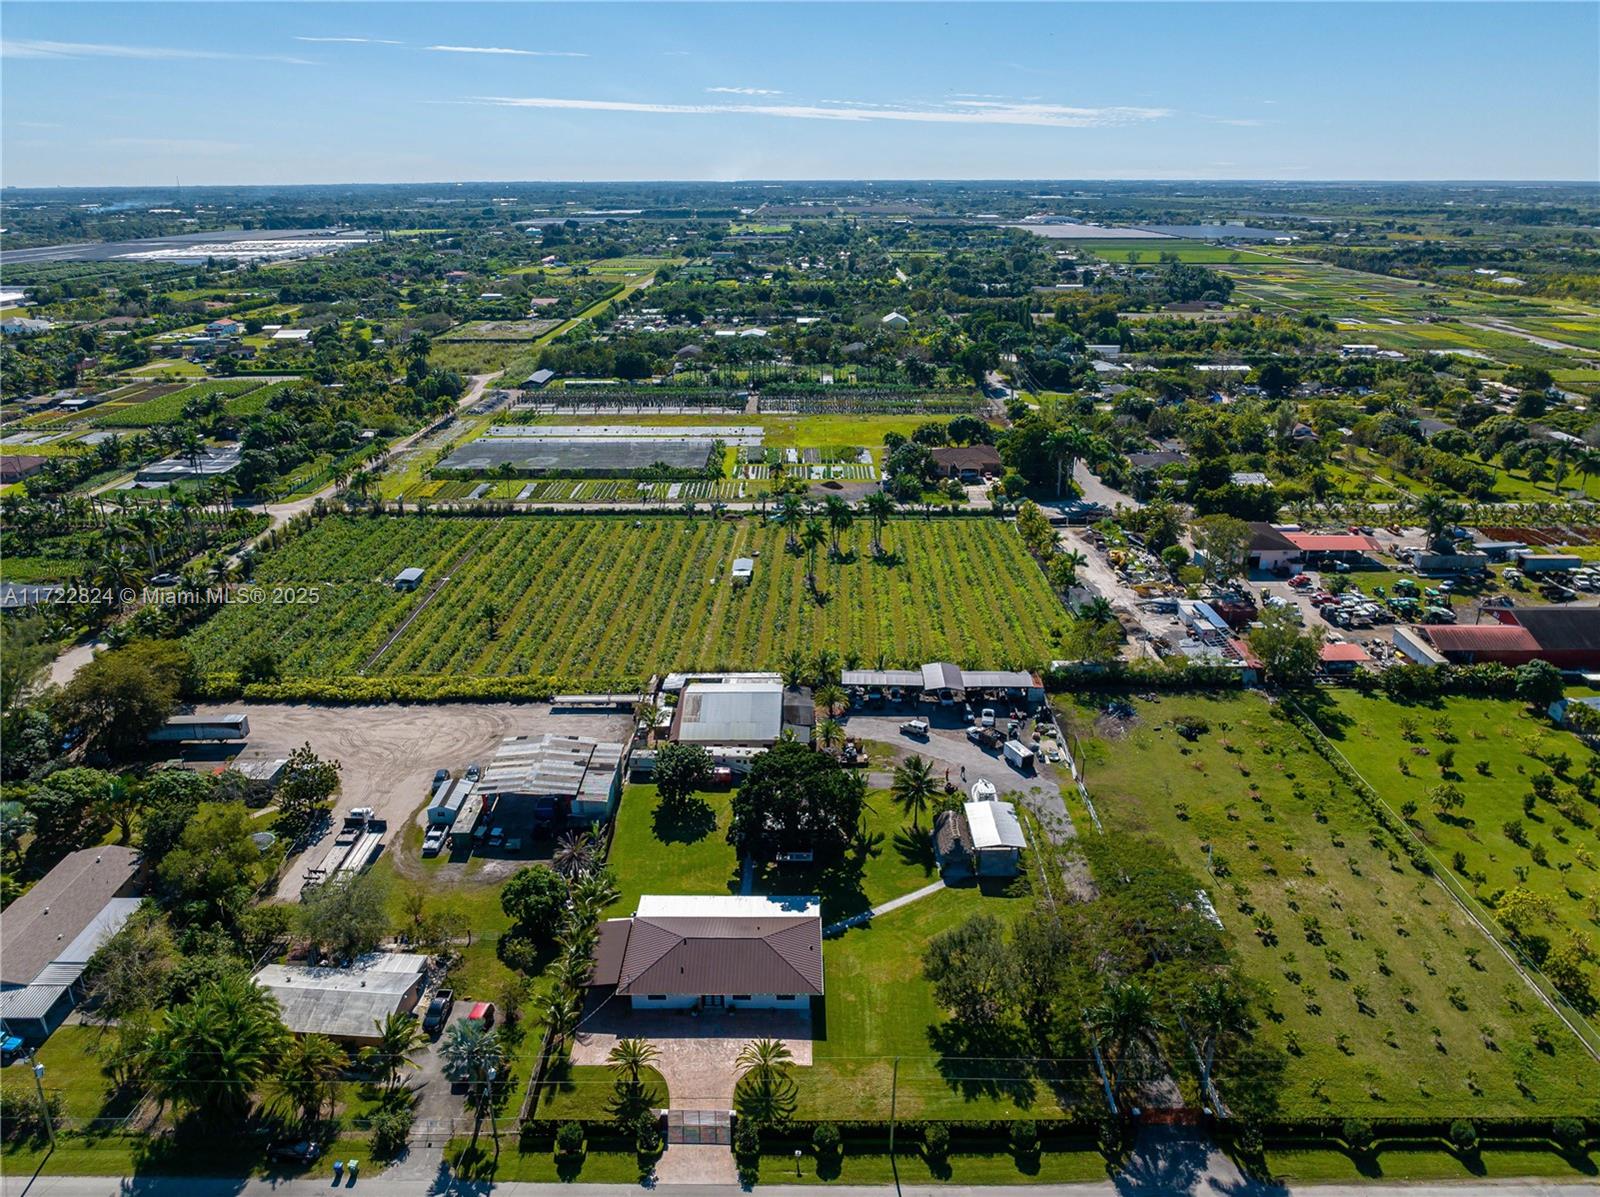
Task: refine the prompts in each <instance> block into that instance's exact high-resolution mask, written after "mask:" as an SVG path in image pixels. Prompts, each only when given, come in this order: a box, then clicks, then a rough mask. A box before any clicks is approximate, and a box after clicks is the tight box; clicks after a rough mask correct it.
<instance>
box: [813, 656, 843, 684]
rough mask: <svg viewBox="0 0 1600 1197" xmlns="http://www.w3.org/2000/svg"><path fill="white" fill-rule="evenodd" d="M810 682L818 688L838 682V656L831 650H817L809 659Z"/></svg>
mask: <svg viewBox="0 0 1600 1197" xmlns="http://www.w3.org/2000/svg"><path fill="white" fill-rule="evenodd" d="M811 662H812V663H811V680H812V681H813V682H815V683H816V684H817V685H819V686H826V685H827V684H828V683H830V682H836V681H838V680H839V654H838V653H836V652H834V651H833V649H831V648H819V649H818V650H817V655H816V656H815V657H813V658H812V659H811Z"/></svg>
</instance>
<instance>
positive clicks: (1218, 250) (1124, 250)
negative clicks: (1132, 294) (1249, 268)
mask: <svg viewBox="0 0 1600 1197" xmlns="http://www.w3.org/2000/svg"><path fill="white" fill-rule="evenodd" d="M1082 248H1083V249H1085V250H1087V251H1088V252H1089V253H1091V254H1093V255H1094V256H1095V257H1097V258H1102V259H1104V260H1105V261H1107V262H1116V263H1119V264H1122V265H1129V264H1133V263H1138V264H1140V265H1152V264H1154V263H1157V262H1160V261H1161V259H1162V258H1164V257H1166V256H1167V255H1169V254H1170V255H1172V256H1173V257H1176V258H1177V259H1178V261H1180V262H1190V263H1198V264H1201V265H1206V266H1214V265H1217V264H1218V263H1222V262H1260V263H1266V262H1278V261H1281V260H1282V259H1281V258H1278V257H1276V256H1274V255H1273V254H1269V253H1262V252H1260V251H1258V250H1252V249H1233V248H1231V247H1230V246H1226V245H1213V244H1211V243H1210V242H1208V241H1182V240H1178V239H1177V238H1171V239H1162V238H1152V237H1140V238H1137V239H1135V240H1131V241H1115V240H1106V241H1098V240H1095V241H1085V242H1083V243H1082Z"/></svg>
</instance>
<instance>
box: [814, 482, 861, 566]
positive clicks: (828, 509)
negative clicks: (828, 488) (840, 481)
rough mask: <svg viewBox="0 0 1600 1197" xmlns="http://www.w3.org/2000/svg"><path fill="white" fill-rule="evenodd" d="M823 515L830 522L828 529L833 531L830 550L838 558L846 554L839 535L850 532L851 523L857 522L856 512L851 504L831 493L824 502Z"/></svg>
mask: <svg viewBox="0 0 1600 1197" xmlns="http://www.w3.org/2000/svg"><path fill="white" fill-rule="evenodd" d="M822 515H823V518H824V519H825V520H827V522H828V529H829V530H830V531H831V532H832V533H833V545H832V547H830V548H829V550H828V551H829V552H830V553H831V554H832V555H833V557H834V559H835V560H837V559H838V558H840V557H842V556H843V555H844V550H843V549H842V548H841V547H840V545H839V537H840V536H841V535H843V534H844V533H846V532H848V531H849V530H850V525H851V524H853V523H855V518H856V517H855V512H853V511H851V510H850V504H848V503H846V502H845V501H844V500H843V499H841V498H840V497H839V496H838V495H829V496H828V497H827V499H826V500H825V501H824V502H823V504H822Z"/></svg>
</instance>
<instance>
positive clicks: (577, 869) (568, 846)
mask: <svg viewBox="0 0 1600 1197" xmlns="http://www.w3.org/2000/svg"><path fill="white" fill-rule="evenodd" d="M550 864H551V867H552V868H554V869H555V871H556V872H558V873H560V874H561V876H562V877H564V878H566V880H567V881H568V882H571V881H573V880H574V879H576V878H578V877H581V876H583V874H585V873H587V872H588V871H589V869H590V868H591V867H592V866H593V865H594V838H593V837H592V836H591V835H590V834H589V833H588V832H587V831H569V832H567V833H566V834H565V835H563V836H562V837H561V838H560V839H559V840H557V841H556V850H555V855H553V856H552V857H551V858H550Z"/></svg>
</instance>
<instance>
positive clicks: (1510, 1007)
mask: <svg viewBox="0 0 1600 1197" xmlns="http://www.w3.org/2000/svg"><path fill="white" fill-rule="evenodd" d="M1085 704H1086V705H1085V707H1084V708H1082V709H1080V710H1078V711H1075V712H1073V715H1074V720H1075V723H1076V724H1077V726H1078V727H1079V728H1080V729H1082V731H1083V733H1084V734H1083V739H1082V744H1083V750H1084V757H1085V765H1086V777H1087V783H1088V786H1089V789H1090V792H1091V793H1092V794H1093V796H1094V799H1095V804H1096V806H1097V807H1098V808H1099V810H1100V816H1101V818H1102V820H1104V822H1105V824H1106V826H1107V827H1108V828H1113V829H1122V830H1127V831H1132V832H1139V833H1143V834H1149V835H1153V836H1155V837H1157V838H1159V839H1161V840H1162V841H1164V842H1165V843H1167V844H1169V845H1170V846H1171V848H1172V849H1173V851H1174V852H1176V853H1177V855H1178V857H1179V859H1180V860H1181V861H1182V862H1183V863H1184V864H1185V865H1186V866H1188V867H1189V868H1190V869H1191V870H1192V871H1193V872H1194V873H1195V874H1196V875H1197V876H1201V877H1204V876H1207V875H1208V873H1210V872H1211V871H1212V870H1214V871H1215V872H1214V881H1213V883H1212V885H1211V886H1210V887H1209V891H1210V894H1211V896H1212V899H1213V901H1214V902H1215V905H1216V909H1217V912H1218V914H1219V915H1220V917H1221V919H1222V922H1223V925H1224V928H1225V930H1226V932H1227V934H1228V937H1229V939H1230V940H1231V943H1232V946H1233V948H1234V950H1235V951H1236V952H1237V953H1238V956H1239V958H1240V961H1241V964H1242V966H1243V967H1244V969H1245V971H1246V972H1247V973H1249V974H1250V975H1251V976H1253V977H1255V978H1256V979H1257V980H1258V981H1260V983H1261V984H1262V985H1263V986H1264V987H1265V988H1266V990H1268V991H1269V993H1270V994H1271V995H1272V998H1271V1003H1270V1008H1271V1015H1270V1019H1269V1021H1268V1022H1267V1023H1266V1024H1265V1026H1264V1027H1263V1029H1262V1031H1261V1032H1260V1035H1261V1037H1263V1038H1265V1039H1266V1040H1267V1041H1269V1042H1271V1043H1274V1044H1275V1045H1276V1046H1278V1047H1280V1048H1282V1049H1283V1050H1284V1051H1286V1052H1287V1053H1288V1057H1287V1060H1288V1068H1287V1072H1286V1074H1285V1077H1284V1083H1283V1086H1282V1090H1281V1099H1282V1110H1283V1113H1284V1114H1286V1115H1289V1116H1305V1115H1324V1116H1359V1117H1367V1118H1380V1117H1385V1116H1419V1117H1471V1116H1474V1115H1478V1116H1484V1117H1490V1116H1516V1115H1536V1116H1539V1117H1556V1116H1559V1115H1560V1114H1563V1113H1569V1112H1570V1113H1580V1112H1583V1111H1586V1110H1588V1109H1590V1108H1591V1107H1592V1105H1593V1102H1594V1099H1595V1096H1596V1094H1597V1093H1600V1071H1597V1070H1596V1069H1595V1068H1594V1067H1593V1066H1592V1061H1591V1060H1590V1058H1589V1057H1588V1055H1587V1054H1586V1053H1585V1052H1584V1051H1583V1048H1582V1046H1581V1044H1580V1043H1579V1042H1578V1041H1577V1040H1576V1039H1575V1038H1574V1037H1573V1036H1572V1035H1571V1033H1570V1032H1568V1031H1567V1030H1566V1029H1565V1028H1564V1027H1562V1026H1561V1024H1560V1023H1559V1022H1558V1021H1557V1020H1556V1019H1555V1018H1554V1017H1553V1016H1552V1015H1550V1014H1549V1012H1548V1011H1546V1010H1545V1009H1544V1008H1543V1007H1542V1006H1541V1004H1540V1003H1539V1002H1538V1000H1537V999H1536V998H1535V997H1534V995H1533V994H1532V993H1531V992H1530V991H1529V990H1528V988H1527V986H1526V985H1525V984H1524V983H1523V981H1522V979H1521V978H1520V977H1519V976H1518V975H1517V973H1516V971H1515V970H1514V969H1513V968H1512V967H1511V965H1510V964H1508V963H1507V962H1506V961H1505V960H1504V959H1503V958H1502V957H1501V956H1500V954H1499V953H1498V952H1497V951H1496V950H1495V948H1494V946H1493V944H1491V943H1490V942H1489V941H1488V940H1487V939H1486V938H1485V937H1484V935H1483V933H1482V932H1481V931H1480V930H1479V929H1478V928H1477V927H1476V925H1475V924H1473V923H1472V922H1471V921H1470V920H1469V919H1468V918H1467V917H1466V915H1465V914H1463V913H1462V912H1461V911H1460V909H1459V908H1458V907H1457V906H1456V905H1455V903H1454V901H1453V900H1452V899H1451V898H1450V896H1449V895H1448V893H1447V892H1446V891H1445V889H1444V888H1443V887H1442V886H1441V885H1440V883H1439V882H1438V881H1436V880H1434V879H1431V878H1428V877H1426V876H1423V875H1422V874H1420V873H1418V872H1417V871H1416V870H1415V869H1413V868H1412V867H1411V866H1410V864H1409V863H1408V861H1407V860H1406V857H1405V855H1404V853H1403V852H1402V850H1401V846H1400V845H1398V844H1395V843H1393V842H1392V841H1391V840H1390V838H1389V837H1388V836H1387V835H1386V834H1385V833H1384V832H1383V831H1382V830H1381V829H1380V828H1379V827H1378V826H1377V824H1376V822H1375V820H1374V819H1373V817H1372V815H1371V814H1370V813H1369V812H1368V811H1367V810H1366V808H1365V807H1364V806H1363V804H1362V803H1361V801H1360V800H1359V799H1358V798H1357V797H1356V796H1355V795H1354V794H1353V793H1352V792H1351V791H1350V790H1349V789H1348V787H1346V786H1344V785H1343V784H1342V783H1341V782H1340V781H1339V779H1338V777H1337V775H1336V774H1335V773H1334V772H1333V770H1332V768H1331V767H1330V766H1328V765H1327V764H1326V763H1325V762H1324V761H1323V760H1322V759H1321V758H1320V757H1318V756H1316V755H1314V754H1313V752H1312V751H1311V749H1310V746H1309V743H1308V742H1307V740H1306V739H1305V737H1304V735H1303V734H1302V733H1301V732H1300V731H1299V730H1298V729H1296V728H1295V727H1294V726H1293V725H1292V724H1290V723H1288V722H1287V721H1286V720H1285V719H1283V718H1282V717H1280V716H1279V714H1278V712H1277V711H1276V710H1275V709H1274V708H1273V707H1272V706H1271V705H1269V704H1268V703H1267V701H1266V700H1265V699H1264V698H1262V697H1261V696H1259V695H1255V694H1235V695H1227V696H1221V695H1216V696H1182V697H1164V698H1159V699H1153V700H1138V701H1136V702H1135V703H1134V706H1135V709H1136V712H1137V716H1136V719H1135V720H1133V721H1132V723H1131V726H1128V727H1125V728H1123V729H1121V730H1120V731H1116V730H1112V729H1110V728H1108V727H1107V726H1106V725H1105V723H1104V721H1101V722H1100V723H1099V724H1097V725H1096V727H1095V730H1093V731H1091V730H1090V728H1089V717H1090V716H1093V715H1094V714H1096V712H1095V711H1094V710H1093V708H1092V707H1091V706H1089V705H1088V700H1085ZM1182 715H1187V716H1191V717H1194V718H1198V719H1203V720H1205V721H1206V724H1207V726H1208V728H1209V730H1207V731H1206V732H1204V733H1203V734H1201V735H1199V737H1198V739H1197V740H1196V741H1195V742H1193V743H1191V742H1189V741H1187V740H1185V739H1184V738H1182V737H1181V736H1180V735H1179V734H1178V733H1177V732H1176V731H1175V730H1174V726H1173V720H1174V719H1175V718H1177V717H1178V716H1182ZM1368 717H1369V718H1371V719H1377V718H1378V717H1379V716H1378V713H1377V712H1376V711H1375V710H1374V711H1372V712H1368ZM1465 730H1466V729H1465V727H1463V728H1462V731H1463V732H1465ZM1463 755H1466V754H1465V752H1464V753H1463ZM1224 1097H1226V1091H1225V1090H1224Z"/></svg>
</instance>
